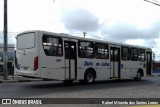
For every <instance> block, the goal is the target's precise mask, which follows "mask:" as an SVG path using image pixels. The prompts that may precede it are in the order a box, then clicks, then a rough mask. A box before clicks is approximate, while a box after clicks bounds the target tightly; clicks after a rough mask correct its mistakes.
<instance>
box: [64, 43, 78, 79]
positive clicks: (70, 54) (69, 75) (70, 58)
mask: <svg viewBox="0 0 160 107" xmlns="http://www.w3.org/2000/svg"><path fill="white" fill-rule="evenodd" d="M64 48H65V49H64V50H65V79H69V80H70V79H76V75H77V53H76V42H73V41H64Z"/></svg>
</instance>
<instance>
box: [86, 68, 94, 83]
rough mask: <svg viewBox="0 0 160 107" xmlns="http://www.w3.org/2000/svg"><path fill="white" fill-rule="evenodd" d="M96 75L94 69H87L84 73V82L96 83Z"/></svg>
mask: <svg viewBox="0 0 160 107" xmlns="http://www.w3.org/2000/svg"><path fill="white" fill-rule="evenodd" d="M94 80H95V75H94V73H93V72H92V71H87V72H86V73H85V75H84V82H85V83H87V84H91V83H94Z"/></svg>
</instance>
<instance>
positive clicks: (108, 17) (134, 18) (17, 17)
mask: <svg viewBox="0 0 160 107" xmlns="http://www.w3.org/2000/svg"><path fill="white" fill-rule="evenodd" d="M153 1H154V0H153ZM156 1H158V2H159V1H160V0H156ZM159 3H160V2H159ZM159 13H160V6H157V5H154V4H151V3H149V2H146V1H144V0H8V32H9V33H8V42H9V43H16V40H15V36H16V34H17V33H20V32H22V31H25V30H46V31H51V32H58V33H68V34H72V35H75V36H77V35H78V36H80V35H79V34H82V32H86V33H87V38H92V39H101V40H106V41H112V42H118V43H126V44H132V45H138V46H145V47H149V48H152V50H153V52H154V53H155V54H156V59H157V60H160V42H159V41H160V14H159ZM0 16H1V17H0V43H3V0H0ZM81 36H82V35H81Z"/></svg>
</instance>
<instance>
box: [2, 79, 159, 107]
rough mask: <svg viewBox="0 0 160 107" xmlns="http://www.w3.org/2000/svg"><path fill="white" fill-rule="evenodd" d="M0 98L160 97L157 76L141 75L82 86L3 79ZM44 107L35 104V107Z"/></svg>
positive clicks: (61, 106) (80, 105)
mask: <svg viewBox="0 0 160 107" xmlns="http://www.w3.org/2000/svg"><path fill="white" fill-rule="evenodd" d="M0 98H160V77H144V78H143V80H142V81H133V80H121V81H113V80H105V81H96V82H95V84H92V85H84V84H80V83H78V82H75V83H73V84H72V85H64V84H63V83H62V82H61V81H34V82H33V81H30V82H17V81H16V82H8V83H5V82H3V83H0ZM3 106H4V105H3ZM7 106H9V105H7ZM7 106H6V107H7ZM16 106H19V105H16ZM21 106H23V105H21ZM36 106H37V105H34V107H36ZM45 106H47V107H75V106H76V107H106V106H110V107H112V106H113V107H123V106H125V107H126V106H128V105H101V104H100V105H94V104H90V105H88V104H85V105H84V104H79V105H71V104H70V105H68V104H67V105H66V104H61V105H58V104H54V106H53V105H45ZM45 106H44V105H38V106H37V107H45ZM133 106H135V105H133ZM155 106H157V105H155ZM158 106H160V105H158ZM25 107H26V105H25ZM31 107H33V105H32V106H31Z"/></svg>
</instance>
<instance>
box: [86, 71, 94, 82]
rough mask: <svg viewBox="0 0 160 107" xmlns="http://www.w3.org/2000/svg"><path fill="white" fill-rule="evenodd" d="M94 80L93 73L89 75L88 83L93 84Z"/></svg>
mask: <svg viewBox="0 0 160 107" xmlns="http://www.w3.org/2000/svg"><path fill="white" fill-rule="evenodd" d="M93 80H94V77H93V74H92V73H88V74H87V82H88V83H91V82H93Z"/></svg>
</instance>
